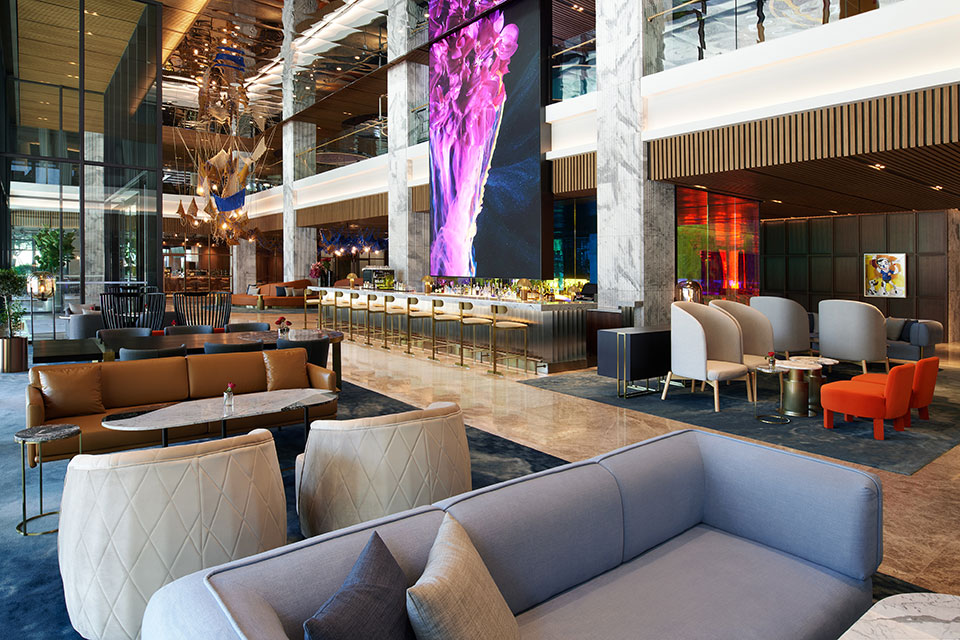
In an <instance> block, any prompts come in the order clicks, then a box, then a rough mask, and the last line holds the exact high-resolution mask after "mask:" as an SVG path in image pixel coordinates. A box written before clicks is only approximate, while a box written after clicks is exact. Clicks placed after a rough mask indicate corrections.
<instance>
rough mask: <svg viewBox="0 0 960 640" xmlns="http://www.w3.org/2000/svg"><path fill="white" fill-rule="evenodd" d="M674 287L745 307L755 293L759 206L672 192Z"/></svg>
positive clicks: (710, 195) (697, 193) (740, 200)
mask: <svg viewBox="0 0 960 640" xmlns="http://www.w3.org/2000/svg"><path fill="white" fill-rule="evenodd" d="M676 202H677V281H678V282H680V281H683V280H694V281H696V282H699V283H700V286H701V287H702V289H703V294H704V296H705V297H714V298H716V297H722V298H726V299H729V300H739V301H741V302H746V301H747V300H748V299H749V297H750V296H755V295H758V294H759V291H760V269H759V265H760V203H759V202H757V201H756V200H747V199H744V198H737V197H735V196H728V195H724V194H721V193H711V192H709V191H704V190H703V189H690V188H687V187H677V198H676Z"/></svg>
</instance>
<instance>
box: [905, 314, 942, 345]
mask: <svg viewBox="0 0 960 640" xmlns="http://www.w3.org/2000/svg"><path fill="white" fill-rule="evenodd" d="M941 342H943V325H942V324H940V323H939V322H937V321H936V320H919V321H918V322H917V323H916V324H914V325H913V326H912V327H910V344H912V345H916V346H918V347H932V346H934V345H937V344H939V343H941Z"/></svg>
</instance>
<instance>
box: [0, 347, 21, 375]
mask: <svg viewBox="0 0 960 640" xmlns="http://www.w3.org/2000/svg"><path fill="white" fill-rule="evenodd" d="M26 370H27V339H26V338H0V372H2V373H19V372H21V371H26Z"/></svg>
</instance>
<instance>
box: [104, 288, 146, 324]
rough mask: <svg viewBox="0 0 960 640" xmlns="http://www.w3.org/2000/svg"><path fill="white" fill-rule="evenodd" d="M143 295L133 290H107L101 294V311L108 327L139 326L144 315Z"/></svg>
mask: <svg viewBox="0 0 960 640" xmlns="http://www.w3.org/2000/svg"><path fill="white" fill-rule="evenodd" d="M143 305H144V299H143V296H142V295H141V294H139V293H133V292H117V291H105V292H103V293H101V294H100V313H101V315H102V316H103V326H104V327H106V328H107V329H126V328H129V327H139V326H142V325H141V324H140V318H141V316H142V315H143Z"/></svg>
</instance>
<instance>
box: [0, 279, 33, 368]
mask: <svg viewBox="0 0 960 640" xmlns="http://www.w3.org/2000/svg"><path fill="white" fill-rule="evenodd" d="M26 292H27V278H26V276H24V275H22V274H21V273H19V272H17V271H15V270H13V269H0V298H3V313H2V315H3V319H4V320H5V322H4V324H3V327H2V329H0V330H2V332H3V336H2V337H0V371H2V372H3V373H15V372H19V371H26V370H27V339H26V338H24V337H21V336H18V335H16V331H17V330H18V329H19V328H20V318H21V317H22V316H23V307H21V306H20V305H19V304H17V303H16V302H14V301H13V297H14V296H22V295H23V294H25V293H26Z"/></svg>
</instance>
